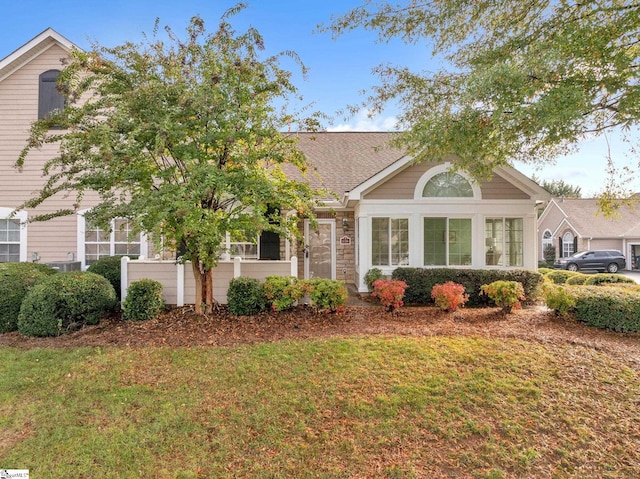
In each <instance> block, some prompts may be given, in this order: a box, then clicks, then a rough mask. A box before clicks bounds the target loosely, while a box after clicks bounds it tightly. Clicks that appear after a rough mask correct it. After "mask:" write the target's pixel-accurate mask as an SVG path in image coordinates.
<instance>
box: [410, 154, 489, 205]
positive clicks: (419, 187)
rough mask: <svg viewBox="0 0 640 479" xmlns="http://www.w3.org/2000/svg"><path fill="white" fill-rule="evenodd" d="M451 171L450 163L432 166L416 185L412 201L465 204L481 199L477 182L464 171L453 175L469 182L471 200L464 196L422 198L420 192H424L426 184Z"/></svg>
mask: <svg viewBox="0 0 640 479" xmlns="http://www.w3.org/2000/svg"><path fill="white" fill-rule="evenodd" d="M450 171H451V163H443V164H442V165H438V166H434V167H433V168H431V169H430V170H428V171H427V172H426V173H424V174H423V175H422V176H421V177H420V179H419V180H418V182H417V183H416V188H415V190H414V191H413V199H415V200H429V201H430V202H452V201H454V202H456V201H459V202H466V201H470V200H480V199H482V191H481V190H480V185H479V184H478V182H477V181H475V180H474V179H473V178H472V177H471V176H469V175H468V174H467V173H465V172H464V171H456V172H455V174H457V175H460V176H462V177H463V178H464V179H465V180H467V181H468V182H469V184H470V185H471V189H472V191H473V198H472V197H468V196H464V197H456V196H454V197H445V196H443V197H437V196H429V197H425V196H422V192H423V191H424V187H425V186H426V185H427V183H428V182H429V181H430V180H431V178H433V177H434V176H436V175H439V174H440V173H447V172H450Z"/></svg>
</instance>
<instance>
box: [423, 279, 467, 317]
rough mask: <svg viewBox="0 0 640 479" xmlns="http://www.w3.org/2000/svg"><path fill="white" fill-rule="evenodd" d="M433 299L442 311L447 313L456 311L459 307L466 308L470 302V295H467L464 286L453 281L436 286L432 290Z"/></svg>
mask: <svg viewBox="0 0 640 479" xmlns="http://www.w3.org/2000/svg"><path fill="white" fill-rule="evenodd" d="M431 298H433V300H434V301H435V303H436V306H438V307H439V308H440V309H444V310H445V311H452V312H453V311H456V310H457V309H458V307H461V306H464V303H466V302H467V301H468V300H469V295H468V294H465V292H464V286H462V285H461V284H456V283H454V282H453V281H447V282H446V283H444V284H436V285H434V286H433V289H432V290H431Z"/></svg>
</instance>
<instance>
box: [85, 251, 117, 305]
mask: <svg viewBox="0 0 640 479" xmlns="http://www.w3.org/2000/svg"><path fill="white" fill-rule="evenodd" d="M121 258H122V256H108V257H106V258H100V259H99V260H97V261H95V262H93V263H91V264H90V265H89V267H88V268H87V271H89V272H90V273H95V274H99V275H100V276H103V277H105V278H107V280H108V281H109V283H111V286H113V289H114V291H115V292H116V297H117V298H118V301H120V296H121V289H120V277H121V272H120V270H121V266H120V265H121V262H120V261H121Z"/></svg>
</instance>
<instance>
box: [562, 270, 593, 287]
mask: <svg viewBox="0 0 640 479" xmlns="http://www.w3.org/2000/svg"><path fill="white" fill-rule="evenodd" d="M589 277H590V276H589V275H588V274H583V273H576V274H575V275H573V276H569V277H568V278H567V280H566V281H565V283H564V284H567V285H569V286H574V285H576V284H585V281H587V280H588V279H589Z"/></svg>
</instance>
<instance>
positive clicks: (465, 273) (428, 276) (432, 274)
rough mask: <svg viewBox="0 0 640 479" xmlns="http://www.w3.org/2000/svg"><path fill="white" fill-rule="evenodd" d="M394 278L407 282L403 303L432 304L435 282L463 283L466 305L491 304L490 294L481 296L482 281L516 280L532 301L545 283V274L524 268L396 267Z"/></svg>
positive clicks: (486, 282)
mask: <svg viewBox="0 0 640 479" xmlns="http://www.w3.org/2000/svg"><path fill="white" fill-rule="evenodd" d="M392 278H393V279H398V280H402V281H404V282H405V283H406V284H407V285H408V288H407V292H406V295H405V298H404V302H405V303H407V304H429V303H433V299H432V298H431V291H432V290H433V287H434V286H435V285H436V284H443V283H446V282H447V281H452V282H454V283H457V284H461V285H462V286H464V289H465V291H466V293H467V294H469V301H468V302H467V303H466V306H467V307H477V306H487V305H489V304H490V300H489V298H488V297H487V296H481V295H480V288H481V287H482V285H483V284H489V283H493V282H494V281H516V282H518V283H520V284H521V285H522V287H523V288H524V294H525V296H526V298H527V301H531V302H533V301H535V300H536V299H537V298H538V297H539V296H540V288H541V286H542V283H543V282H544V277H543V276H542V275H541V274H540V273H538V272H535V271H529V270H524V269H513V270H496V269H491V270H484V269H452V268H397V269H396V270H394V272H393V274H392Z"/></svg>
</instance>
